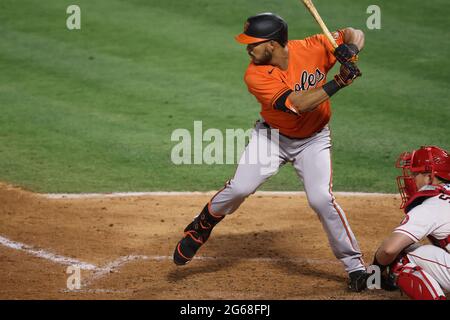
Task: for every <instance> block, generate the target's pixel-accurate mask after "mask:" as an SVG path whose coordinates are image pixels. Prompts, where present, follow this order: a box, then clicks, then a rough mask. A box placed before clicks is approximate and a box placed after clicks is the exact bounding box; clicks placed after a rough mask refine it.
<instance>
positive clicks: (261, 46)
mask: <svg viewBox="0 0 450 320" xmlns="http://www.w3.org/2000/svg"><path fill="white" fill-rule="evenodd" d="M333 36H334V38H335V40H336V42H337V43H338V45H339V46H338V48H337V49H336V50H333V47H332V46H331V44H330V43H329V42H328V40H327V38H326V37H325V36H324V35H314V36H311V37H308V38H306V39H303V40H290V41H288V27H287V24H286V22H285V21H284V20H283V19H282V18H281V17H279V16H277V15H275V14H272V13H262V14H258V15H256V16H252V17H250V18H248V19H247V21H246V23H245V26H244V32H243V33H241V34H239V35H238V36H236V40H237V41H238V42H240V43H242V44H246V45H247V53H248V55H249V56H250V59H251V62H250V64H249V66H248V68H247V70H246V72H245V76H244V80H245V83H246V85H247V87H248V91H249V92H250V93H251V94H252V95H254V96H255V98H256V99H257V101H258V102H259V103H260V105H261V112H260V116H261V119H260V120H258V121H257V122H256V125H255V128H254V130H253V132H252V137H251V139H250V142H249V144H248V145H247V147H246V149H245V151H244V153H243V155H242V157H241V160H240V162H239V165H238V167H237V170H236V173H235V175H234V177H233V178H232V179H231V180H230V181H228V182H227V183H226V185H225V187H224V188H223V189H222V190H220V191H219V192H218V193H217V194H216V195H215V196H213V197H212V199H211V200H210V201H209V203H208V204H207V205H206V206H205V207H204V209H203V210H202V212H201V213H200V214H199V215H198V216H197V217H196V218H195V219H194V221H192V222H191V223H190V224H189V225H188V226H187V227H186V228H185V230H184V237H183V238H182V239H181V240H180V242H179V243H178V244H177V246H176V248H175V251H174V262H175V263H176V264H177V265H184V264H186V263H187V262H189V261H190V260H191V259H192V258H193V257H194V255H195V254H196V252H197V251H198V249H199V248H200V247H201V246H202V245H203V244H204V243H205V242H206V241H207V240H208V238H209V236H210V234H211V231H212V229H213V227H214V226H215V225H217V223H219V222H220V221H221V220H222V219H223V218H224V217H225V216H226V215H228V214H231V213H233V212H234V211H236V209H238V208H239V206H240V205H241V204H242V202H243V201H244V200H245V199H246V198H247V197H248V196H249V195H251V194H252V193H254V192H255V191H256V189H257V188H258V187H259V186H260V185H261V184H262V183H264V182H265V181H266V180H267V179H268V178H270V177H271V176H273V175H274V174H276V173H277V171H278V169H279V167H280V166H282V165H284V164H286V163H288V162H289V163H291V164H292V165H293V167H294V168H295V170H296V172H297V174H298V176H299V178H300V179H301V180H302V181H303V184H304V188H305V192H306V194H307V198H308V202H309V204H310V206H311V207H312V208H313V209H314V211H315V212H316V213H317V214H318V216H319V219H320V221H321V222H322V224H323V227H324V229H325V232H326V233H327V236H328V240H329V244H330V246H331V249H332V251H333V253H334V254H335V256H336V257H337V258H338V259H339V260H340V261H342V263H343V265H344V267H345V270H346V271H347V272H348V273H349V278H350V281H349V288H350V289H351V290H353V291H360V290H362V289H363V287H364V285H365V283H364V284H363V282H364V281H365V279H366V278H365V276H366V269H365V266H364V264H363V261H362V259H361V252H360V249H359V247H358V243H357V241H356V239H355V236H354V234H353V232H352V230H351V228H350V226H349V224H348V221H347V219H346V216H345V213H344V211H343V210H342V208H341V207H340V206H339V205H338V203H337V202H336V200H335V197H334V196H333V193H332V167H331V158H330V148H331V138H330V128H329V126H328V123H329V121H330V117H331V108H330V97H331V96H333V95H334V94H335V93H336V92H337V91H339V90H341V89H342V88H345V87H347V86H349V85H350V84H351V83H352V82H353V80H354V79H356V78H357V77H359V76H360V75H361V73H360V72H359V69H358V68H357V67H356V65H354V64H352V65H353V67H348V64H346V62H352V61H355V60H356V58H357V55H358V53H359V51H360V50H361V49H362V48H363V45H364V34H363V32H362V31H360V30H355V29H353V28H345V29H342V30H338V31H337V32H335V33H334V34H333ZM337 60H338V61H339V62H341V63H342V65H341V68H340V72H339V73H338V74H337V75H335V76H334V77H333V78H332V79H331V80H327V74H328V72H329V70H330V69H331V68H332V67H333V66H334V64H335V63H336V61H337ZM268 129H277V130H278V131H276V132H278V133H279V135H276V136H277V137H276V139H275V138H274V134H271V133H270V132H273V131H270V130H268ZM261 140H263V142H265V145H272V146H273V145H275V146H276V148H274V150H276V151H274V152H271V153H270V155H269V157H270V163H272V164H274V165H271V166H269V167H267V166H265V165H263V164H262V163H252V162H251V161H248V160H249V159H254V158H258V156H257V154H258V152H259V151H258V147H259V146H260V145H261ZM271 150H272V149H271Z"/></svg>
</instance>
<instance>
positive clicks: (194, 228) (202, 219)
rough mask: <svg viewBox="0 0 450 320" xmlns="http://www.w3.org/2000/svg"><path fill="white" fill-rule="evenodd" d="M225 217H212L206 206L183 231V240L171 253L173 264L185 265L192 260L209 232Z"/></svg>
mask: <svg viewBox="0 0 450 320" xmlns="http://www.w3.org/2000/svg"><path fill="white" fill-rule="evenodd" d="M224 217H225V216H220V217H217V216H213V215H212V214H211V213H210V212H209V210H208V204H207V205H206V206H205V207H204V208H203V210H202V212H201V213H200V214H199V215H198V216H197V217H195V219H194V221H192V222H191V223H190V224H189V225H188V226H187V227H186V228H185V229H184V236H183V238H182V239H181V240H180V241H179V242H178V243H177V246H176V247H175V251H174V253H173V262H174V263H175V264H177V265H185V264H186V263H188V262H189V261H191V260H192V258H193V257H194V255H195V254H196V253H197V251H198V249H200V247H201V246H202V245H203V244H204V243H205V242H206V241H207V240H208V238H209V236H210V235H211V231H212V229H213V228H214V226H215V225H216V224H218V223H219V222H220V221H221V220H222V219H223V218H224Z"/></svg>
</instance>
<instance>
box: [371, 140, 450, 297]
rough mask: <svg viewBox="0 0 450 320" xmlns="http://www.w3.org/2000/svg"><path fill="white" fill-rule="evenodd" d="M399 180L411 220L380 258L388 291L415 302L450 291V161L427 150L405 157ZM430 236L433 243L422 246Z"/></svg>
mask: <svg viewBox="0 0 450 320" xmlns="http://www.w3.org/2000/svg"><path fill="white" fill-rule="evenodd" d="M397 167H398V168H401V169H402V170H403V175H402V176H399V177H398V178H397V182H398V186H399V191H400V195H401V197H402V205H401V208H402V209H404V210H405V213H406V216H405V218H404V219H403V221H402V223H401V224H400V226H398V227H397V228H396V229H395V230H394V232H393V233H392V234H391V235H390V236H389V237H388V238H387V239H386V240H385V241H384V242H383V244H382V245H381V246H380V247H379V249H378V250H377V252H376V254H375V258H374V263H373V264H374V265H377V266H379V267H380V269H381V271H382V288H383V289H386V290H394V289H397V288H400V289H401V290H402V291H403V292H404V293H405V294H406V295H408V296H409V297H410V298H411V299H414V300H419V299H420V300H442V299H445V295H444V290H445V291H447V292H450V157H449V153H448V152H446V151H445V150H443V149H441V148H438V147H435V146H426V147H421V148H420V149H418V150H414V151H412V152H411V153H409V152H405V153H403V154H401V155H400V157H399V159H398V161H397ZM425 237H428V239H429V240H430V241H431V243H432V244H427V245H418V244H416V243H417V242H419V241H420V240H422V239H423V238H425Z"/></svg>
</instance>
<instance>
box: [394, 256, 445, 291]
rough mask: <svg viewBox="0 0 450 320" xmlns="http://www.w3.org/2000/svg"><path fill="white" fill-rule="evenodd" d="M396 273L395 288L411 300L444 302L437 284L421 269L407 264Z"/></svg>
mask: <svg viewBox="0 0 450 320" xmlns="http://www.w3.org/2000/svg"><path fill="white" fill-rule="evenodd" d="M397 272H398V275H397V286H398V287H399V288H400V289H401V290H402V292H404V293H405V294H406V295H407V296H408V297H410V298H411V299H412V300H446V297H445V294H444V292H443V291H442V289H441V286H440V285H439V283H438V282H437V281H436V280H435V279H434V278H433V277H432V276H430V275H429V274H428V273H427V272H425V271H424V270H423V269H422V268H421V267H419V266H416V265H414V264H412V263H408V264H406V265H404V266H403V267H402V268H400V269H399V270H398V271H397Z"/></svg>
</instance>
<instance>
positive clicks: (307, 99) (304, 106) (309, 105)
mask: <svg viewBox="0 0 450 320" xmlns="http://www.w3.org/2000/svg"><path fill="white" fill-rule="evenodd" d="M328 98H330V97H329V96H328V94H327V93H326V92H325V90H323V89H322V87H319V88H314V89H310V90H308V91H302V92H292V93H291V94H290V95H289V97H288V99H289V101H290V102H291V103H292V104H293V107H294V109H295V110H296V111H297V112H298V113H302V112H308V111H312V110H314V109H315V108H316V107H317V106H318V105H320V104H321V103H322V102H324V101H326V100H327V99H328Z"/></svg>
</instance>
